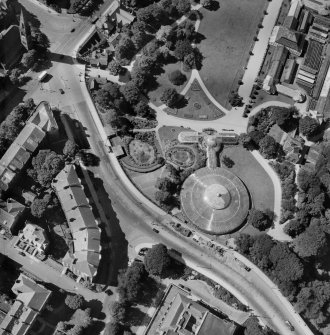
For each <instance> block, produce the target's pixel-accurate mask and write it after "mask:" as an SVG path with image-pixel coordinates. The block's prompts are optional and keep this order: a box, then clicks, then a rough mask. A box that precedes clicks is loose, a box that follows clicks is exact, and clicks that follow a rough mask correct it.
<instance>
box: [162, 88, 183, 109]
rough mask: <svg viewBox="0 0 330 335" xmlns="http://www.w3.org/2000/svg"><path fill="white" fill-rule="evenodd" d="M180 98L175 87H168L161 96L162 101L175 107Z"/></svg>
mask: <svg viewBox="0 0 330 335" xmlns="http://www.w3.org/2000/svg"><path fill="white" fill-rule="evenodd" d="M178 99H179V94H178V92H177V91H176V90H175V89H174V88H166V89H165V90H164V91H163V93H162V95H161V97H160V101H162V102H164V103H165V104H166V105H167V106H168V107H173V106H174V105H175V104H176V103H177V101H178Z"/></svg>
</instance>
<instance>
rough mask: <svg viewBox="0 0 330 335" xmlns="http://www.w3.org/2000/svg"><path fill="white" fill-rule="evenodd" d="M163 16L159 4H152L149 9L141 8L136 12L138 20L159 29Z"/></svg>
mask: <svg viewBox="0 0 330 335" xmlns="http://www.w3.org/2000/svg"><path fill="white" fill-rule="evenodd" d="M162 16H163V10H162V8H161V7H160V6H158V4H156V3H155V4H151V5H149V6H147V7H144V8H140V9H139V10H138V11H137V12H136V18H137V20H138V21H140V22H144V23H145V24H147V25H150V26H153V27H158V26H159V24H160V22H161V19H162Z"/></svg>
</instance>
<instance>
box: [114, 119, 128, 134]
mask: <svg viewBox="0 0 330 335" xmlns="http://www.w3.org/2000/svg"><path fill="white" fill-rule="evenodd" d="M111 126H112V127H113V128H115V129H117V132H118V133H119V134H122V135H127V134H128V133H129V132H130V131H131V129H132V128H133V125H132V123H131V122H130V120H128V119H127V118H126V117H123V116H119V117H117V118H115V119H114V120H112V121H111Z"/></svg>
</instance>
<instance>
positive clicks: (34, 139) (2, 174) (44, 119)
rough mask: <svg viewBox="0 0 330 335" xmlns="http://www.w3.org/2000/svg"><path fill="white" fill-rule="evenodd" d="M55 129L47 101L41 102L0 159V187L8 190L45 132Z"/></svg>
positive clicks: (54, 130)
mask: <svg viewBox="0 0 330 335" xmlns="http://www.w3.org/2000/svg"><path fill="white" fill-rule="evenodd" d="M57 131H58V125H57V123H56V120H55V118H54V116H53V113H52V111H51V109H50V106H49V104H48V102H45V101H43V102H41V103H40V104H39V105H38V106H37V108H36V110H35V111H34V113H33V114H32V116H31V117H30V118H29V120H28V121H27V122H26V125H25V127H24V128H23V129H22V131H21V132H20V133H19V134H18V136H17V138H16V139H15V141H14V142H13V143H12V144H11V145H10V147H9V148H8V150H7V151H6V152H5V153H4V155H3V156H2V158H1V159H0V188H2V189H3V190H5V191H6V190H8V188H9V186H10V185H11V183H12V182H13V181H14V179H15V178H16V177H17V176H18V175H19V174H20V172H21V171H22V170H23V168H24V167H25V165H26V163H27V162H28V161H29V159H30V158H31V156H32V154H33V153H34V152H35V151H36V150H37V148H38V147H39V145H40V143H41V142H42V141H43V140H44V138H45V137H46V133H49V134H52V133H57Z"/></svg>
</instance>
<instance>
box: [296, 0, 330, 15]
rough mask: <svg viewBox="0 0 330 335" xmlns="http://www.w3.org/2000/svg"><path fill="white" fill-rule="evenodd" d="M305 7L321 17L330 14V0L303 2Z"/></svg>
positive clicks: (304, 0)
mask: <svg viewBox="0 0 330 335" xmlns="http://www.w3.org/2000/svg"><path fill="white" fill-rule="evenodd" d="M302 1H303V4H304V6H306V7H307V8H308V9H311V10H313V11H315V12H317V13H318V14H321V15H329V14H330V10H329V9H330V0H302Z"/></svg>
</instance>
